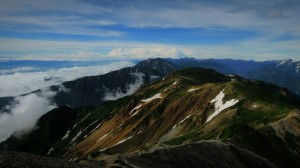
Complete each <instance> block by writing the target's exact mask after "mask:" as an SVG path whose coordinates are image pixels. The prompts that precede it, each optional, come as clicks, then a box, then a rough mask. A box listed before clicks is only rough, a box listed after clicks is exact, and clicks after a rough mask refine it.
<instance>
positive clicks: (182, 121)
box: [172, 115, 191, 129]
mask: <svg viewBox="0 0 300 168" xmlns="http://www.w3.org/2000/svg"><path fill="white" fill-rule="evenodd" d="M190 117H191V115H188V116H186V117H185V118H184V119H183V120H181V121H180V122H179V124H176V125H174V126H173V128H172V129H174V128H176V127H177V125H179V126H180V125H181V124H182V123H184V122H185V120H187V119H188V118H190Z"/></svg>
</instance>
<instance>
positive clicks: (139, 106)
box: [129, 104, 142, 114]
mask: <svg viewBox="0 0 300 168" xmlns="http://www.w3.org/2000/svg"><path fill="white" fill-rule="evenodd" d="M141 107H142V104H140V105H138V106H136V107H135V108H134V109H132V110H131V111H130V112H129V114H131V113H132V112H134V111H135V110H137V109H139V108H141Z"/></svg>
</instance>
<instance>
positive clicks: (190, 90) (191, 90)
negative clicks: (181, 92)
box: [187, 88, 200, 92]
mask: <svg viewBox="0 0 300 168" xmlns="http://www.w3.org/2000/svg"><path fill="white" fill-rule="evenodd" d="M198 89H200V88H193V89H189V90H187V91H188V92H193V91H195V90H198Z"/></svg>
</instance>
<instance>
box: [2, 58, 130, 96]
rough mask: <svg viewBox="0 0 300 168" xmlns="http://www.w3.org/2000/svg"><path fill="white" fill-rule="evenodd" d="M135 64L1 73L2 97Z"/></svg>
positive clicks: (118, 63)
mask: <svg viewBox="0 0 300 168" xmlns="http://www.w3.org/2000/svg"><path fill="white" fill-rule="evenodd" d="M133 65H134V64H133V63H131V62H116V63H111V64H107V65H101V66H88V67H72V68H61V69H51V70H47V71H44V72H28V73H22V72H16V73H14V74H7V75H0V81H1V85H0V97H5V96H17V95H21V94H25V93H29V92H31V91H34V90H37V89H40V88H43V87H46V86H50V85H58V84H60V83H62V82H64V81H70V80H74V79H77V78H80V77H84V76H92V75H100V74H105V73H108V72H110V71H113V70H118V69H121V68H124V67H129V66H133Z"/></svg>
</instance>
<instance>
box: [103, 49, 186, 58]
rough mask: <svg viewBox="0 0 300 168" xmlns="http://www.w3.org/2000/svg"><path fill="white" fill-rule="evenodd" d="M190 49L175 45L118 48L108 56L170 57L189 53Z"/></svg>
mask: <svg viewBox="0 0 300 168" xmlns="http://www.w3.org/2000/svg"><path fill="white" fill-rule="evenodd" d="M187 53H188V51H187V49H186V50H179V49H178V48H175V47H149V48H116V49H112V50H111V51H110V52H108V53H107V56H108V57H119V58H128V57H129V58H153V57H160V58H170V57H180V56H183V55H187Z"/></svg>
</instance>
